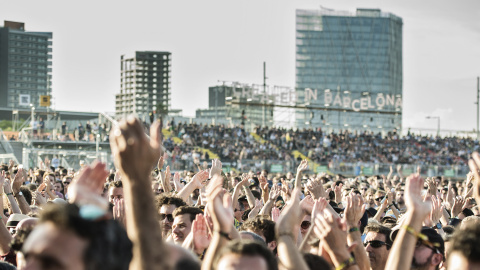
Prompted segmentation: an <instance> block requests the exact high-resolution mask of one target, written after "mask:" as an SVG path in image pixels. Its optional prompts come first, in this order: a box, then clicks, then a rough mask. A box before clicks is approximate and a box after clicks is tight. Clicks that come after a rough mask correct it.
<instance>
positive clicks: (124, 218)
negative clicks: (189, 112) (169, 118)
mask: <svg viewBox="0 0 480 270" xmlns="http://www.w3.org/2000/svg"><path fill="white" fill-rule="evenodd" d="M161 127H162V124H161V123H155V124H153V125H152V126H151V128H150V136H149V137H147V136H146V134H145V132H144V131H145V129H144V127H143V126H142V123H141V122H140V121H138V120H137V119H135V118H133V117H131V118H128V119H127V120H125V121H122V122H121V123H120V124H119V125H118V126H116V127H114V128H113V130H112V131H111V134H110V137H111V139H110V144H111V149H112V153H113V156H114V157H115V168H107V167H106V165H105V164H104V163H101V162H94V163H93V164H83V168H81V169H80V170H79V171H77V172H75V171H72V170H68V169H66V168H62V167H60V166H52V162H50V161H49V160H48V159H46V160H45V162H43V163H42V164H41V165H40V167H39V168H33V169H29V170H27V169H24V168H23V166H22V164H15V163H14V162H13V161H11V162H10V163H9V164H2V166H1V167H0V187H1V188H3V190H2V191H0V193H1V196H2V200H0V204H1V205H0V207H1V208H3V209H4V211H2V213H0V219H1V220H0V255H1V258H2V260H3V261H2V262H0V269H107V270H108V269H205V270H206V269H300V270H303V269H336V270H347V269H348V270H354V269H362V270H367V269H374V270H377V269H449V270H450V269H477V268H478V267H479V266H480V248H479V247H478V245H477V243H478V241H480V210H479V208H478V205H477V203H476V202H477V201H479V200H480V194H479V189H478V188H479V185H480V174H479V172H480V155H478V154H477V153H473V154H472V155H470V154H468V155H467V154H465V156H464V155H463V154H462V155H460V154H459V156H462V158H465V161H464V162H467V160H469V165H470V168H471V173H469V174H468V175H466V176H465V179H464V180H462V181H450V180H449V179H447V178H445V177H442V176H438V177H434V178H427V179H425V180H424V179H422V178H421V177H420V175H419V174H418V173H414V174H411V175H403V174H402V172H401V170H398V171H397V172H396V173H395V172H393V171H392V172H391V173H390V174H388V175H387V176H385V177H381V176H372V177H368V178H365V177H348V176H342V175H327V174H315V173H312V172H311V171H310V170H309V167H308V162H307V161H306V160H303V161H301V162H300V165H298V167H297V168H296V170H295V171H293V172H290V173H287V174H281V173H275V174H272V173H269V172H268V171H266V170H263V171H261V172H258V173H256V172H249V173H242V174H240V173H239V174H235V173H233V172H230V173H225V172H224V171H223V169H222V162H221V161H220V160H218V159H215V160H213V161H212V163H211V164H203V165H199V166H198V167H197V169H196V170H194V171H183V172H175V173H173V174H172V172H171V170H170V166H169V165H168V164H166V162H165V155H164V153H165V147H164V142H166V140H164V138H163V136H162V132H161ZM179 127H181V126H180V125H179ZM177 128H178V127H175V129H177ZM172 129H173V128H172ZM175 129H173V130H174V131H175V132H177V130H175ZM182 129H183V130H185V134H187V128H185V127H182V128H179V129H178V132H183V131H182ZM209 132H210V131H209V130H208V128H207V129H205V128H204V127H198V129H197V131H196V132H195V133H197V136H194V135H193V133H192V135H191V136H190V138H191V140H192V143H193V140H195V141H197V140H199V141H200V140H207V141H208V142H212V141H215V143H214V144H216V141H217V140H216V139H215V140H213V139H212V138H209V137H211V136H213V137H215V136H220V134H222V133H223V135H221V137H224V138H225V136H226V135H225V134H228V136H231V137H232V138H237V139H238V138H239V137H242V135H246V136H244V137H248V135H247V134H242V131H241V129H237V130H233V129H231V130H228V129H224V130H222V129H220V128H219V127H216V128H215V131H214V134H213V135H212V134H210V133H209ZM216 132H218V135H215V133H216ZM277 132H280V134H285V137H287V134H289V133H288V132H286V133H282V131H272V132H271V133H270V134H269V132H267V131H263V130H257V134H260V135H261V136H262V137H263V138H264V139H265V138H268V137H271V138H272V139H271V140H270V141H276V142H274V143H273V144H275V145H280V144H282V139H281V137H282V136H279V137H278V134H279V133H277ZM235 133H236V134H237V135H234V134H235ZM204 134H208V135H205V136H204ZM272 134H275V135H272ZM341 134H343V135H341ZM288 136H292V137H296V138H297V139H295V140H296V141H297V142H300V141H303V142H304V143H305V142H307V141H308V139H306V138H309V137H308V136H315V137H317V136H318V138H322V137H321V136H320V135H319V134H318V133H311V135H299V134H295V133H292V135H288ZM328 136H330V142H331V145H330V147H332V145H334V144H335V145H337V146H336V147H335V149H338V148H340V147H344V146H341V145H342V144H340V143H338V141H336V139H335V138H341V137H342V136H343V137H345V138H350V139H351V136H350V135H349V133H340V134H339V135H335V136H333V135H332V134H330V135H327V136H326V137H328ZM352 136H353V135H352ZM389 136H395V135H394V134H391V135H389ZM273 137H278V138H275V139H273ZM300 137H301V138H300ZM326 137H324V138H323V143H325V138H326ZM359 138H363V139H359ZM184 139H185V137H184ZM350 139H348V140H350ZM356 139H358V141H360V142H358V143H359V144H360V145H362V143H365V146H367V145H369V143H371V144H372V145H374V144H376V143H379V142H381V141H383V140H387V139H382V138H376V137H375V136H373V137H372V136H368V135H366V134H365V136H363V137H362V135H357V137H356ZM285 140H287V139H285ZM319 140H320V139H319ZM346 140H347V139H346ZM391 140H393V141H394V140H395V139H393V137H392V138H391ZM396 140H403V139H398V138H397V139H396ZM352 141H353V140H352ZM368 142H369V143H368ZM187 143H188V142H187ZM458 143H459V141H458V140H456V139H454V140H452V139H446V140H445V141H443V142H442V143H440V142H438V144H442V145H443V146H439V147H440V148H438V149H443V150H446V149H450V147H451V148H452V149H453V148H456V147H458ZM464 143H465V142H464ZM309 145H310V146H313V145H315V144H309ZM399 145H400V144H393V143H392V145H391V147H392V148H396V147H400V146H399ZM445 145H447V146H445ZM292 147H296V146H292ZM302 147H303V146H302ZM305 147H307V146H305ZM376 147H377V146H376ZM425 147H427V148H431V149H432V151H433V149H437V148H435V145H428V144H426V145H425ZM332 148H333V147H332ZM444 148H445V149H444ZM471 148H475V147H474V146H473V145H472V146H471ZM378 149H381V147H380V146H378ZM452 149H450V150H448V151H453V150H452ZM237 151H239V148H237ZM357 151H361V150H360V149H357ZM439 151H442V150H439ZM457 151H461V149H457ZM428 153H429V152H427V155H428ZM457 154H458V153H457ZM434 156H437V155H434ZM440 156H441V155H440ZM440 156H438V158H440ZM440 159H441V158H440ZM432 160H437V159H432ZM438 160H439V159H438Z"/></svg>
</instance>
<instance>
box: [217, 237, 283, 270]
mask: <svg viewBox="0 0 480 270" xmlns="http://www.w3.org/2000/svg"><path fill="white" fill-rule="evenodd" d="M231 253H233V254H238V255H243V256H250V257H253V256H260V257H262V258H263V259H265V261H266V262H267V269H268V270H278V264H277V260H276V259H275V257H274V256H273V253H272V252H271V251H270V250H269V249H268V248H267V247H266V246H265V245H262V244H259V243H258V242H256V241H251V240H240V239H236V240H233V241H230V242H229V243H228V245H227V246H225V247H224V248H222V249H221V250H220V252H219V254H218V255H217V257H216V259H215V262H214V263H213V265H214V269H217V265H218V262H219V261H220V259H221V258H222V257H223V256H225V255H227V254H231Z"/></svg>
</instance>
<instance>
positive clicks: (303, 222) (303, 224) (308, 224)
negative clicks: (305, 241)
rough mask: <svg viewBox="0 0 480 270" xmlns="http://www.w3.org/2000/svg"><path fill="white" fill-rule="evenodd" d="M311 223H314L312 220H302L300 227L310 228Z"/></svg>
mask: <svg viewBox="0 0 480 270" xmlns="http://www.w3.org/2000/svg"><path fill="white" fill-rule="evenodd" d="M310 225H312V223H311V222H310V221H307V220H304V221H302V224H301V225H300V227H302V229H304V230H306V229H308V228H310Z"/></svg>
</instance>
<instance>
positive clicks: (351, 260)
mask: <svg viewBox="0 0 480 270" xmlns="http://www.w3.org/2000/svg"><path fill="white" fill-rule="evenodd" d="M356 263H357V262H356V261H355V258H354V257H350V258H348V259H347V260H346V261H344V262H342V263H341V264H340V265H339V266H337V267H336V268H335V270H343V269H346V268H348V267H350V266H352V265H354V264H356Z"/></svg>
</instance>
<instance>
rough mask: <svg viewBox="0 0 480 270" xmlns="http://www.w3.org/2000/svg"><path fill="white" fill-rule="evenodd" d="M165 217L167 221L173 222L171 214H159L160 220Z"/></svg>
mask: <svg viewBox="0 0 480 270" xmlns="http://www.w3.org/2000/svg"><path fill="white" fill-rule="evenodd" d="M165 218H167V220H168V222H173V215H172V214H160V220H164V219H165Z"/></svg>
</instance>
